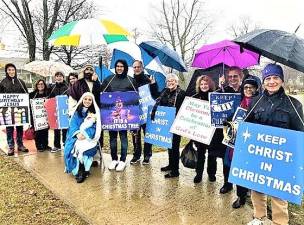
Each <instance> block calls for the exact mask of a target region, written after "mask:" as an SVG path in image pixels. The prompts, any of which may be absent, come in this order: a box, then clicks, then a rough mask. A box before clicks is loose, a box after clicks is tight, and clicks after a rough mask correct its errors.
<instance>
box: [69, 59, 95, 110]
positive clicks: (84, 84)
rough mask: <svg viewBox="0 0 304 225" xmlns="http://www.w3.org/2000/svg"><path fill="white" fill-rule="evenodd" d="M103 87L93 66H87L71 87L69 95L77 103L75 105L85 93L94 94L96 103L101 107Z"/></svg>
mask: <svg viewBox="0 0 304 225" xmlns="http://www.w3.org/2000/svg"><path fill="white" fill-rule="evenodd" d="M100 91H101V85H100V82H99V80H98V77H97V75H96V74H95V69H94V66H93V65H89V64H88V65H86V66H85V67H84V68H83V70H82V72H81V73H79V76H78V80H77V81H76V82H75V83H74V84H73V85H72V86H71V87H70V89H69V91H68V94H69V96H70V97H72V99H73V100H74V101H75V105H76V104H77V102H78V101H79V99H80V98H81V96H82V95H83V94H84V93H85V92H91V93H93V95H94V97H95V100H96V103H97V104H98V106H100Z"/></svg>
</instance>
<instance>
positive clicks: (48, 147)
mask: <svg viewBox="0 0 304 225" xmlns="http://www.w3.org/2000/svg"><path fill="white" fill-rule="evenodd" d="M44 149H45V150H46V151H51V150H52V148H51V147H50V146H46V147H45V148H44Z"/></svg>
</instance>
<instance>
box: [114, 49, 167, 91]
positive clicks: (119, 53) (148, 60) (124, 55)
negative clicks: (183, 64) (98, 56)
mask: <svg viewBox="0 0 304 225" xmlns="http://www.w3.org/2000/svg"><path fill="white" fill-rule="evenodd" d="M122 44H123V46H119V45H117V43H116V45H114V47H115V48H114V49H113V53H112V59H111V65H110V69H113V68H114V64H115V62H116V61H117V60H118V59H124V60H126V62H127V64H128V66H129V67H132V64H133V62H134V60H141V61H142V62H143V65H144V69H145V71H146V72H147V73H148V74H149V75H152V76H154V78H155V81H156V82H157V85H158V90H159V91H162V90H163V89H164V88H165V86H166V75H165V73H164V71H163V70H162V69H161V70H158V68H160V67H161V66H160V62H159V61H157V60H156V61H155V59H153V58H152V57H151V56H150V55H149V54H148V53H147V52H146V51H145V50H143V49H142V48H140V47H139V46H138V45H135V44H133V43H130V44H129V45H128V43H122ZM135 47H136V48H137V49H136V50H138V51H134V50H133V51H132V50H131V48H135ZM135 53H138V54H135ZM156 62H157V63H158V66H155V65H156ZM153 65H154V66H153ZM129 72H130V75H131V72H132V69H130V70H129Z"/></svg>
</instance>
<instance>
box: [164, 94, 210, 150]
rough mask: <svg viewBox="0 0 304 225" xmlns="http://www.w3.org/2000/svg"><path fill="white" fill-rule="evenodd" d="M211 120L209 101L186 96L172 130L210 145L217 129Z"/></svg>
mask: <svg viewBox="0 0 304 225" xmlns="http://www.w3.org/2000/svg"><path fill="white" fill-rule="evenodd" d="M210 121H211V115H210V105H209V102H208V101H204V100H200V99H196V98H191V97H186V98H185V100H184V101H183V104H182V106H181V108H180V109H179V111H178V114H177V116H176V118H175V120H174V122H173V125H172V127H171V129H170V132H172V133H175V134H178V135H180V136H183V137H187V138H189V139H191V140H195V141H198V142H201V143H204V144H207V145H209V144H210V142H211V139H212V137H213V134H214V131H215V127H212V126H211V122H210Z"/></svg>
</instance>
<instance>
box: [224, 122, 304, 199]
mask: <svg viewBox="0 0 304 225" xmlns="http://www.w3.org/2000/svg"><path fill="white" fill-rule="evenodd" d="M303 140H304V132H299V131H293V130H288V129H282V128H277V127H271V126H264V125H259V124H252V123H247V122H240V124H239V128H238V132H237V138H236V142H235V149H234V155H233V159H232V163H231V169H230V174H229V182H232V183H235V184H238V185H240V186H243V187H247V188H249V189H251V190H255V191H258V192H261V193H265V194H267V195H270V196H275V197H277V198H280V199H284V200H287V201H289V202H292V203H296V204H301V200H302V195H303V185H304V145H303Z"/></svg>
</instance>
